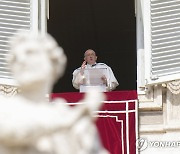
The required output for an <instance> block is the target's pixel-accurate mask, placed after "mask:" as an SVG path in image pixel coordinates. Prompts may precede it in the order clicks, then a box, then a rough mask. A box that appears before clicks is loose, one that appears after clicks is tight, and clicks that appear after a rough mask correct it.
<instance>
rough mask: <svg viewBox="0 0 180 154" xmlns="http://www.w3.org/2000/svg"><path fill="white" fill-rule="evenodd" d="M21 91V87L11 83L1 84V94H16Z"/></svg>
mask: <svg viewBox="0 0 180 154" xmlns="http://www.w3.org/2000/svg"><path fill="white" fill-rule="evenodd" d="M17 93H19V88H18V87H15V86H10V85H0V95H4V96H9V97H10V96H14V95H16V94H17Z"/></svg>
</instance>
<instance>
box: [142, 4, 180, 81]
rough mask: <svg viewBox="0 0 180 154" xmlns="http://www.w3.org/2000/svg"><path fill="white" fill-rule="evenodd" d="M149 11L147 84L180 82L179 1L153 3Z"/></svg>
mask: <svg viewBox="0 0 180 154" xmlns="http://www.w3.org/2000/svg"><path fill="white" fill-rule="evenodd" d="M149 12H150V15H149V18H150V20H149V21H150V25H149V27H150V39H149V40H150V43H149V45H150V47H149V49H150V50H151V51H150V52H151V53H150V54H149V58H150V60H149V63H150V64H149V65H148V67H146V69H147V70H148V71H147V72H148V73H146V80H147V84H154V83H160V82H166V81H170V80H175V79H180V0H150V11H149ZM144 20H146V18H144ZM145 26H147V25H145ZM146 37H148V36H145V39H146ZM145 41H146V40H145ZM146 54H147V51H146Z"/></svg>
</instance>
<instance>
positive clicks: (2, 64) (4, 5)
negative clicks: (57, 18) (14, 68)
mask: <svg viewBox="0 0 180 154" xmlns="http://www.w3.org/2000/svg"><path fill="white" fill-rule="evenodd" d="M47 2H48V1H46V0H1V1H0V14H1V16H0V84H5V85H15V81H14V79H13V77H12V74H11V73H10V70H9V67H8V65H7V62H6V58H7V55H8V54H9V39H10V38H11V37H12V36H13V35H14V34H15V33H16V32H17V31H21V30H25V31H34V32H35V33H36V32H38V31H41V32H42V33H44V32H45V31H46V14H47V11H46V10H47V8H48V7H47V4H48V3H47Z"/></svg>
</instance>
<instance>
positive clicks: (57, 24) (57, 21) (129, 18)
mask: <svg viewBox="0 0 180 154" xmlns="http://www.w3.org/2000/svg"><path fill="white" fill-rule="evenodd" d="M48 32H49V33H50V34H51V35H52V36H53V37H55V39H56V40H57V42H58V43H59V45H60V46H62V47H63V49H64V51H65V53H66V55H67V58H68V64H67V68H66V72H65V74H64V76H63V77H62V78H61V79H59V80H58V81H57V83H56V84H55V86H54V89H53V92H72V91H77V90H76V89H74V88H73V87H72V82H71V81H72V72H73V70H74V69H76V68H78V67H80V66H81V63H82V62H83V54H84V52H85V51H86V50H87V49H93V50H94V51H96V53H97V56H98V62H103V63H106V64H107V65H109V66H110V67H111V68H112V70H113V72H114V74H115V76H116V78H117V80H118V81H119V84H120V85H119V86H118V87H117V89H116V90H135V89H136V19H135V9H134V1H133V0H123V1H121V0H113V1H112V0H54V1H50V19H49V20H48Z"/></svg>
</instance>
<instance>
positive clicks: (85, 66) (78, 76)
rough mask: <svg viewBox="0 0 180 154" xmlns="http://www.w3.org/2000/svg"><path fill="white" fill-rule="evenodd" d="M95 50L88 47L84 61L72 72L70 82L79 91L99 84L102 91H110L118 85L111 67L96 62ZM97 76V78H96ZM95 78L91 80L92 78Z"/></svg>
mask: <svg viewBox="0 0 180 154" xmlns="http://www.w3.org/2000/svg"><path fill="white" fill-rule="evenodd" d="M96 61H97V56H96V53H95V51H93V50H91V49H88V50H87V51H86V52H85V53H84V62H83V63H82V65H81V67H80V68H77V69H76V70H74V72H73V79H72V84H73V87H74V88H76V89H80V92H86V90H87V87H92V86H99V87H100V90H101V91H102V92H107V91H112V90H114V89H115V88H116V87H117V86H118V85H119V83H118V81H117V79H116V78H115V76H114V73H113V71H112V69H111V68H110V67H109V66H107V65H106V64H104V63H96ZM95 76H96V77H95ZM98 76H99V80H98ZM93 78H94V79H95V78H96V80H94V81H92V79H93Z"/></svg>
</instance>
